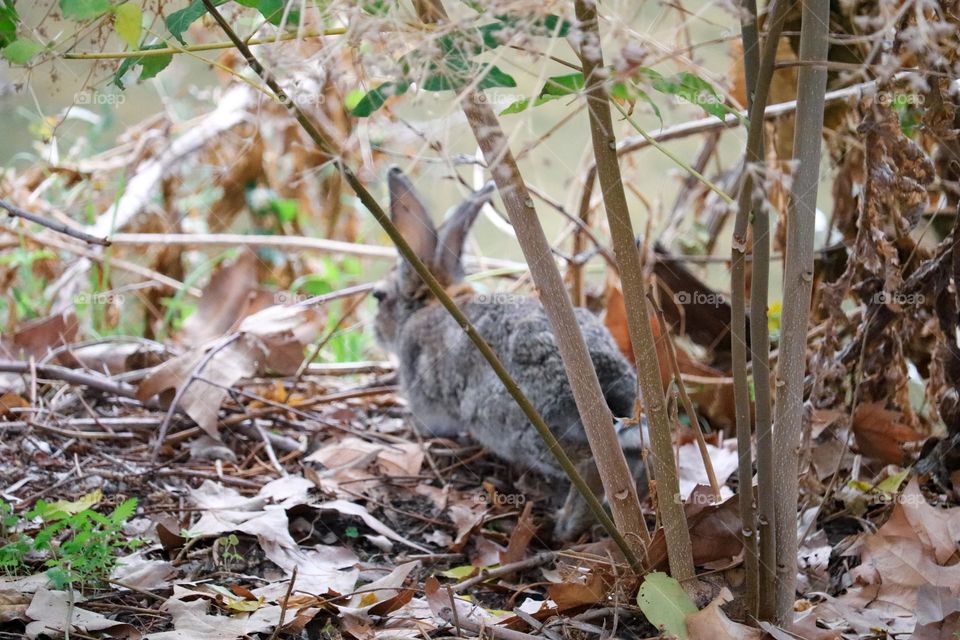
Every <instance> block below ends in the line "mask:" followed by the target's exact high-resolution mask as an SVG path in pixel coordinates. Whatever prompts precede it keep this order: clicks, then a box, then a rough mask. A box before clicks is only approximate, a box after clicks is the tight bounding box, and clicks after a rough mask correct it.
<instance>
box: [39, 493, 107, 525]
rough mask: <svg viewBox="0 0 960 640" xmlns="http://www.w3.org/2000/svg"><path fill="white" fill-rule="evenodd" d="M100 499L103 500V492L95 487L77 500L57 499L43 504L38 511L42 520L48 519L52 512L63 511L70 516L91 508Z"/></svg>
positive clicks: (58, 512)
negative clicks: (41, 509)
mask: <svg viewBox="0 0 960 640" xmlns="http://www.w3.org/2000/svg"><path fill="white" fill-rule="evenodd" d="M101 500H103V492H102V491H101V490H100V489H96V490H94V491H91V492H90V493H88V494H86V495H85V496H82V497H80V498H78V499H77V500H57V501H56V502H53V503H50V504H49V505H45V507H46V508H45V509H44V510H43V511H42V512H41V513H40V516H41V517H42V518H43V519H44V520H48V519H50V518H51V516H53V515H54V514H61V513H64V514H68V515H71V516H72V515H76V514H78V513H80V512H82V511H86V510H87V509H90V508H92V507H93V506H95V505H96V504H97V503H99V502H100V501H101ZM38 504H39V503H38Z"/></svg>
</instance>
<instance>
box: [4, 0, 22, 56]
mask: <svg viewBox="0 0 960 640" xmlns="http://www.w3.org/2000/svg"><path fill="white" fill-rule="evenodd" d="M17 20H18V17H17V10H16V9H15V8H14V6H13V0H7V1H6V2H4V3H3V4H0V49H2V48H3V47H5V46H7V45H8V44H10V43H11V42H13V41H14V40H16V39H17Z"/></svg>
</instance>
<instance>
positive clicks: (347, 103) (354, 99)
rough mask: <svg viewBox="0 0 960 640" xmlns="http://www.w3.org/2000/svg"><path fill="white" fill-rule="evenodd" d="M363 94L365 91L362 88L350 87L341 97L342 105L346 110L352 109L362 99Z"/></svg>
mask: <svg viewBox="0 0 960 640" xmlns="http://www.w3.org/2000/svg"><path fill="white" fill-rule="evenodd" d="M364 95H366V92H364V90H363V89H351V90H350V91H348V92H347V95H346V96H344V98H343V106H344V107H346V108H347V111H353V109H354V107H356V106H357V104H359V103H360V101H361V100H363V96H364Z"/></svg>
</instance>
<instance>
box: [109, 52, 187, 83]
mask: <svg viewBox="0 0 960 640" xmlns="http://www.w3.org/2000/svg"><path fill="white" fill-rule="evenodd" d="M166 48H167V43H166V42H158V43H157V44H151V45H147V46H146V47H143V48H142V49H139V51H150V50H152V49H166ZM171 62H173V54H172V53H168V54H165V55H160V56H137V57H135V58H125V59H124V61H123V62H122V63H120V67H119V68H118V69H117V71H116V73H114V74H113V84H115V85H117V86H118V87H120V88H121V89H124V88H126V87H124V86H123V76H125V75H126V74H127V72H128V71H130V69H133V68H134V67H136V66H138V65H139V66H140V67H141V69H140V79H141V80H147V79H149V78H153V77H154V76H156V75H157V74H158V73H160V72H161V71H163V70H164V69H166V68H167V66H168V65H169V64H170V63H171Z"/></svg>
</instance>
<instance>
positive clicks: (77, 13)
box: [60, 0, 110, 20]
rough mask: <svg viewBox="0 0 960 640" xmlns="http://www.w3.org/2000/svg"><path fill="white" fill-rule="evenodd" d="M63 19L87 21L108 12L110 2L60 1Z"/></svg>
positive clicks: (86, 0) (108, 0)
mask: <svg viewBox="0 0 960 640" xmlns="http://www.w3.org/2000/svg"><path fill="white" fill-rule="evenodd" d="M60 11H62V12H63V17H64V18H69V19H71V20H89V19H91V18H96V17H97V16H102V15H103V14H105V13H106V12H108V11H110V0H60Z"/></svg>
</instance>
